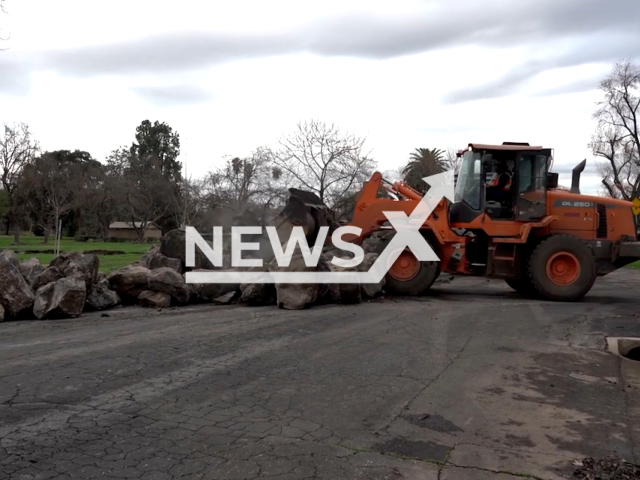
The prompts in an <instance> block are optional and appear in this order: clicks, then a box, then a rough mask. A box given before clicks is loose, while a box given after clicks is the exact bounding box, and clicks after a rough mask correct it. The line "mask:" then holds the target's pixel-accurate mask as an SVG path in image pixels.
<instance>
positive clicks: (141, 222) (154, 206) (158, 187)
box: [117, 172, 175, 242]
mask: <svg viewBox="0 0 640 480" xmlns="http://www.w3.org/2000/svg"><path fill="white" fill-rule="evenodd" d="M174 187H175V185H174V184H173V183H172V182H169V181H167V179H166V178H164V177H163V176H162V174H161V173H160V172H148V173H147V174H146V175H143V176H138V175H135V174H132V173H129V174H125V175H124V177H122V179H121V189H120V195H119V196H118V197H117V198H118V201H119V202H122V208H123V210H124V211H125V215H124V216H125V218H126V219H128V221H129V223H130V224H131V226H132V228H133V229H134V230H135V231H136V234H137V237H138V242H142V241H143V240H144V234H145V232H146V231H147V228H148V227H149V225H150V224H157V223H158V222H159V221H160V220H161V219H162V218H164V217H165V216H166V215H167V214H168V213H170V208H171V198H172V196H173V195H174V189H173V188H174Z"/></svg>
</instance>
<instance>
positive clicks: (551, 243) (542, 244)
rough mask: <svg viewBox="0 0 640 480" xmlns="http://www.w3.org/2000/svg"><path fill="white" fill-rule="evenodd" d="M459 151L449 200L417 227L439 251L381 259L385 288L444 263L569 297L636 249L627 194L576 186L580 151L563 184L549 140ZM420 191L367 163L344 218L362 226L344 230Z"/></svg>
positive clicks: (420, 283)
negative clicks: (426, 257) (422, 257)
mask: <svg viewBox="0 0 640 480" xmlns="http://www.w3.org/2000/svg"><path fill="white" fill-rule="evenodd" d="M458 155H459V157H461V166H460V170H459V173H458V175H457V181H456V186H455V201H454V202H449V201H448V200H446V199H443V200H442V201H440V203H439V204H438V206H437V207H436V208H435V210H433V212H432V213H431V215H430V216H429V218H428V219H427V220H426V221H425V222H424V224H423V226H422V228H421V233H422V235H423V236H424V237H425V238H426V239H427V241H428V242H429V244H430V246H431V247H432V248H433V250H434V251H435V253H436V254H437V256H438V258H439V259H440V261H439V262H421V261H418V260H417V259H416V258H415V257H414V256H413V254H412V253H411V251H410V250H409V249H407V250H405V251H403V252H402V253H401V254H400V256H399V257H398V258H397V260H396V261H395V263H394V264H393V265H391V266H389V267H390V268H389V271H388V273H387V275H386V290H387V291H388V292H389V293H395V294H405V295H407V294H409V295H415V294H418V293H421V292H423V291H425V290H426V289H428V288H429V287H431V285H432V284H433V283H434V281H435V280H436V278H437V276H438V275H439V274H440V272H445V273H448V274H459V275H477V276H486V277H492V278H500V279H504V280H505V281H506V283H507V284H508V285H509V286H510V287H511V288H513V289H514V290H516V291H517V292H519V293H521V294H525V295H532V296H536V297H539V298H546V299H549V300H557V301H576V300H580V299H582V298H583V297H584V296H585V295H586V294H587V293H588V292H589V290H590V289H591V287H592V286H593V284H594V282H595V279H596V277H597V276H602V275H606V274H608V273H610V272H612V271H614V270H616V269H618V268H620V267H623V266H625V265H627V264H629V263H631V262H634V261H636V260H638V259H640V242H638V229H639V228H638V227H639V225H638V220H637V217H636V216H635V215H634V214H633V210H632V206H633V205H632V203H631V202H626V201H622V200H616V199H611V198H604V197H599V196H589V195H582V194H580V188H579V183H580V174H581V173H582V171H583V170H584V167H585V164H586V160H585V161H583V162H581V163H580V164H579V165H578V166H577V167H576V168H575V169H574V170H573V179H572V186H571V189H570V190H568V189H564V188H561V187H558V174H557V173H552V172H550V168H551V163H552V150H551V149H549V148H543V147H540V146H531V145H529V144H528V143H515V142H505V143H503V144H502V145H483V144H475V143H471V144H469V146H468V148H466V149H465V150H462V151H459V152H458ZM381 192H383V193H388V195H383V194H381ZM390 196H393V197H395V198H389V197H390ZM384 197H386V198H384ZM421 199H422V195H421V194H420V193H419V192H417V191H415V190H414V189H412V188H410V187H409V186H408V185H406V184H404V183H403V182H395V183H390V182H387V181H386V180H384V179H383V178H382V175H381V174H380V173H379V172H376V173H374V174H373V176H372V177H371V179H370V180H369V181H368V182H367V183H366V184H365V185H364V186H363V188H362V190H361V191H360V194H359V197H358V200H357V203H356V206H355V210H354V213H353V218H352V221H351V223H350V225H353V226H356V227H359V228H361V229H362V233H361V235H360V236H359V237H357V238H353V239H350V240H351V241H353V242H355V243H362V242H363V241H364V239H365V238H367V237H369V236H370V235H372V234H374V233H376V232H379V231H382V230H388V229H389V228H390V226H389V223H388V221H387V217H386V216H385V215H384V214H383V212H385V211H387V212H388V211H394V210H400V211H403V212H405V213H406V214H407V215H410V214H411V212H412V211H413V210H414V208H415V207H416V205H417V203H418V202H419V201H420V200H421ZM316 223H319V222H316ZM325 225H326V223H325ZM383 238H384V237H383ZM387 238H388V235H387ZM345 240H346V238H345ZM387 241H388V240H387ZM382 248H384V244H383V245H382Z"/></svg>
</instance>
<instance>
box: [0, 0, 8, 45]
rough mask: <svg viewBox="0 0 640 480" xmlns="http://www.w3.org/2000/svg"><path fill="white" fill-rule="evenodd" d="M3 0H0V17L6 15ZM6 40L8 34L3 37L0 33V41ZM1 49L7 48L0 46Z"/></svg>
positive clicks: (0, 29)
mask: <svg viewBox="0 0 640 480" xmlns="http://www.w3.org/2000/svg"><path fill="white" fill-rule="evenodd" d="M4 2H5V0H0V17H1V16H2V15H6V14H7V10H6V8H5V6H4V5H5V3H4ZM0 32H2V28H0ZM6 40H9V37H8V36H7V37H4V36H2V35H0V41H6ZM2 50H7V49H6V48H0V51H2Z"/></svg>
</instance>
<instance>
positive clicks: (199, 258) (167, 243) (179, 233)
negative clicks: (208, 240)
mask: <svg viewBox="0 0 640 480" xmlns="http://www.w3.org/2000/svg"><path fill="white" fill-rule="evenodd" d="M185 239H186V233H185V231H184V230H182V229H179V228H177V229H175V230H170V231H168V232H167V233H166V234H164V235H163V236H162V240H161V241H160V253H161V254H163V255H165V256H167V257H169V258H177V259H178V260H180V261H181V262H182V265H186V259H185V253H186V250H185V246H186V243H185ZM193 268H208V269H212V268H214V266H213V265H212V264H211V262H210V261H209V259H208V258H207V257H206V256H205V254H204V253H202V252H201V251H200V249H199V248H198V247H197V246H196V247H195V265H194V266H193Z"/></svg>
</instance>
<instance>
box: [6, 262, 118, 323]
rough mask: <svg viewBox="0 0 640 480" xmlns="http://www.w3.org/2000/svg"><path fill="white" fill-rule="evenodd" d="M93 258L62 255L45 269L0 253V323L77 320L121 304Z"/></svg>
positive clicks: (38, 264)
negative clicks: (87, 312)
mask: <svg viewBox="0 0 640 480" xmlns="http://www.w3.org/2000/svg"><path fill="white" fill-rule="evenodd" d="M98 268H99V260H98V257H97V256H96V255H93V254H83V253H81V252H69V253H63V254H62V255H60V256H59V257H57V258H55V259H54V260H53V261H52V262H51V263H50V264H49V266H48V267H47V268H44V267H43V266H42V265H41V264H40V261H39V260H38V259H37V258H30V259H28V260H25V261H23V262H19V261H18V256H17V255H16V253H15V252H13V251H9V250H5V251H3V252H0V305H1V307H2V310H1V311H0V313H2V315H0V319H2V318H3V317H4V316H5V315H6V316H7V317H13V318H33V317H35V318H38V319H43V318H61V317H76V316H78V315H80V314H81V313H82V312H83V311H85V310H103V309H106V308H111V307H114V306H116V305H118V304H119V303H120V298H119V297H118V295H117V293H116V292H114V291H113V290H111V289H110V288H109V283H108V282H107V281H106V279H104V278H101V276H100V275H99V273H98Z"/></svg>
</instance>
